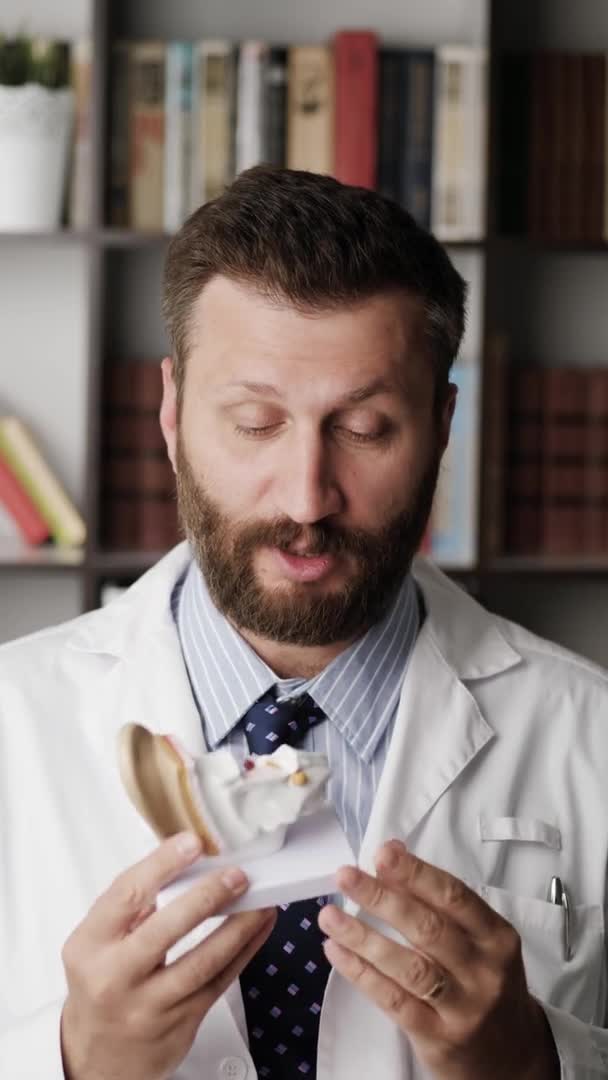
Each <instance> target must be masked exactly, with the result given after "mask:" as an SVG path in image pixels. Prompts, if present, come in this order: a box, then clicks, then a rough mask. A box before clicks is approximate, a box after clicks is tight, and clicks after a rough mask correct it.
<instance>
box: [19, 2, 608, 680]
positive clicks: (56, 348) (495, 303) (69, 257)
mask: <svg viewBox="0 0 608 1080" xmlns="http://www.w3.org/2000/svg"><path fill="white" fill-rule="evenodd" d="M8 7H9V12H12V16H13V23H14V24H15V25H16V22H17V18H18V16H19V18H20V19H21V22H23V21H24V20H25V22H26V24H27V22H28V20H29V21H30V22H31V25H32V26H34V27H35V28H36V29H37V30H38V31H39V32H41V33H49V34H54V35H56V36H62V35H63V36H66V37H76V36H81V35H82V34H84V33H85V32H86V31H87V30H90V33H91V35H92V38H93V42H94V67H93V99H92V113H93V133H94V138H93V146H92V152H93V162H94V168H93V179H92V221H91V226H90V228H88V229H83V230H73V229H62V230H58V231H56V232H54V233H49V234H44V235H35V234H22V235H19V236H15V235H14V234H10V235H8V234H4V235H3V234H0V286H1V285H2V284H3V283H4V281H5V279H6V280H9V278H10V279H11V282H12V284H11V285H10V288H11V289H12V293H10V295H9V297H8V299H7V300H6V301H4V300H3V306H4V305H5V303H6V304H8V305H9V308H10V309H11V314H10V318H9V322H10V323H11V325H10V326H9V335H8V336H9V339H10V340H11V343H12V347H13V349H14V348H15V346H16V344H19V346H20V349H21V352H22V353H23V357H24V361H23V369H22V370H20V371H19V372H18V374H17V379H16V385H14V384H13V383H11V382H10V381H9V380H8V378H7V377H5V375H4V373H0V404H2V403H3V400H4V399H5V398H6V399H7V400H10V404H11V407H12V408H14V409H15V410H17V409H22V410H23V412H24V413H25V414H26V417H28V416H29V417H30V418H31V419H32V421H34V422H35V424H36V427H37V429H38V430H42V431H44V432H46V433H48V439H47V444H46V445H45V446H43V449H46V450H48V457H49V461H50V463H51V464H53V465H56V467H57V471H58V472H59V473H60V474H61V476H62V479H63V480H64V481H65V483H66V487H67V488H68V490H69V492H70V494H71V495H72V496H73V497H74V498H75V500H76V502H77V504H78V505H79V506H80V507H81V508H82V509H83V511H84V514H85V517H86V520H87V525H88V529H89V541H88V544H87V547H86V550H85V551H84V552H83V553H81V554H79V555H78V556H77V557H74V558H72V557H70V556H68V557H63V556H62V555H60V554H58V553H57V552H55V551H54V550H52V549H40V550H39V551H38V552H36V553H33V554H32V553H29V552H23V551H21V550H19V549H18V548H16V547H15V545H14V544H13V545H11V544H9V543H7V542H4V541H2V540H0V592H1V593H2V596H3V599H6V600H7V603H3V604H2V605H0V609H3V610H2V614H0V638H7V637H11V636H14V633H16V632H22V630H23V628H25V629H28V628H32V629H33V628H35V626H36V619H38V618H39V621H40V625H44V624H45V623H51V622H54V621H57V620H58V619H59V618H62V617H69V616H70V615H75V614H77V613H78V612H79V611H81V610H87V609H89V608H91V607H93V606H96V604H97V603H98V599H99V591H100V587H101V585H102V584H103V583H104V582H105V581H108V582H128V581H132V580H134V579H135V578H136V577H137V576H138V575H139V574H140V573H141V572H143V571H144V570H145V569H147V568H148V567H149V566H150V565H152V564H153V563H154V562H155V561H156V559H157V558H158V557H159V556H160V554H161V552H137V551H107V550H104V549H103V548H102V547H101V545H100V542H99V536H100V520H99V502H100V482H99V481H100V407H101V403H100V391H101V377H102V372H103V369H104V365H105V364H106V363H107V362H108V361H109V358H110V357H119V358H121V359H122V358H127V357H129V356H142V357H143V356H145V357H158V358H159V359H160V357H162V355H164V352H165V350H166V341H165V337H164V330H163V327H162V323H161V319H160V312H159V296H160V272H161V267H162V259H163V255H164V252H165V250H166V245H167V242H168V239H169V237H168V235H167V234H165V233H163V232H162V231H152V232H137V231H135V230H132V229H121V228H117V227H112V226H110V225H108V221H107V216H106V212H105V210H106V200H107V177H108V173H107V161H108V153H107V146H108V110H107V102H108V71H109V56H110V49H111V44H112V42H113V41H114V40H115V39H118V38H123V37H126V38H130V39H138V38H161V39H164V40H174V39H180V38H183V39H186V40H188V39H194V38H200V37H222V38H229V39H232V40H234V41H242V40H245V39H247V38H256V39H263V40H264V39H265V40H269V41H271V42H281V43H290V44H298V43H307V42H320V41H325V40H327V39H329V38H330V37H331V35H332V34H333V33H334V32H335V31H336V30H337V29H341V28H346V27H348V28H356V27H365V28H374V29H376V30H377V32H378V33H379V35H380V37H381V40H382V43H383V44H387V45H396V44H397V45H412V46H434V45H439V44H442V43H464V44H487V45H488V47H489V56H490V72H489V77H490V117H489V119H490V131H489V143H488V201H487V229H486V235H485V237H484V238H483V240H481V241H479V242H476V243H454V244H450V245H448V247H449V250H450V251H451V252H452V254H453V257H454V261H455V262H456V263H457V265H459V266H460V265H462V266H463V267H465V276H469V275H468V270H469V269H470V268H472V273H473V275H474V276H475V277H476V278H477V280H478V282H479V295H478V298H477V302H478V305H479V314H478V316H477V317H476V320H475V321H476V326H475V328H474V333H476V334H477V335H478V336H479V341H480V343H484V342H485V343H487V341H488V337H489V335H490V334H491V332H492V331H493V330H494V329H496V328H497V327H501V328H503V329H504V330H505V331H506V332H507V333H508V335H509V338H510V341H511V346H512V350H513V352H514V355H516V356H517V357H518V358H519V359H523V360H525V361H526V362H528V361H529V360H530V359H531V358H534V362H540V363H547V362H549V361H551V362H557V363H566V362H576V361H578V362H580V363H581V364H585V363H588V364H589V363H598V364H599V363H603V364H608V340H606V339H608V335H606V339H603V336H602V327H603V325H604V322H605V312H604V310H603V305H604V300H603V295H604V292H605V288H604V287H603V286H602V281H603V280H604V278H605V274H606V248H607V245H606V244H604V243H603V242H593V243H580V242H574V243H563V242H562V243H555V242H542V243H541V242H539V241H538V240H535V239H531V238H529V237H525V236H504V235H501V234H500V232H499V230H498V225H497V220H496V185H497V169H498V161H499V155H498V153H497V150H498V148H497V123H496V107H495V106H496V89H497V59H498V58H499V57H500V55H501V54H502V52H504V51H505V50H507V49H540V48H550V49H577V48H578V49H581V50H597V49H601V48H603V49H604V50H608V18H607V16H606V13H605V12H604V11H603V10H602V8H601V6H600V5H597V4H596V3H594V0H582V2H581V3H580V4H577V5H576V9H575V10H574V9H573V8H572V5H570V4H568V3H567V0H532V2H530V0H528V2H524V0H511V2H510V3H508V4H507V3H505V2H503V0H452V2H451V3H450V4H445V3H444V2H442V0H427V3H425V4H424V5H420V4H417V3H415V2H414V0H407V2H406V3H405V4H404V3H399V2H398V0H375V2H374V3H373V4H372V2H371V0H335V2H334V3H333V4H332V5H322V4H317V3H314V4H312V5H302V4H299V3H297V2H296V0H287V2H284V0H256V3H255V4H250V5H243V4H242V3H241V2H240V0H203V2H200V0H179V2H178V3H175V4H171V5H169V4H166V3H164V2H163V0H126V2H121V3H119V2H118V0H62V2H58V3H57V4H56V5H53V10H52V11H48V10H47V9H46V8H45V5H44V4H43V3H42V0H28V3H26V4H25V5H24V4H23V3H20V2H19V0H8ZM24 9H25V10H24ZM10 28H11V22H10V20H9V24H8V29H10ZM51 278H52V279H53V281H54V285H53V289H52V290H51V293H52V296H51V297H50V298H49V296H48V295H47V296H46V297H45V293H46V290H47V282H48V281H49V280H50V279H51ZM9 284H10V283H9ZM61 289H63V292H62V294H61V296H59V291H60V290H61ZM39 294H40V295H42V297H43V299H42V300H39ZM4 295H6V294H4ZM24 296H26V297H27V298H28V303H30V302H31V304H32V305H33V306H34V308H36V305H41V306H42V309H43V312H44V313H46V314H47V315H48V313H49V312H50V309H51V308H52V307H54V308H55V310H56V312H57V313H58V315H57V325H56V326H55V325H54V324H53V328H52V330H51V332H50V333H49V326H48V322H47V323H46V324H45V321H44V318H43V319H42V323H41V325H39V326H38V328H36V327H35V326H29V325H28V327H27V332H24V330H23V326H24V322H25V320H27V318H28V315H27V305H26V304H25V302H24ZM15 305H17V307H19V309H20V314H19V315H17V316H16V315H15V314H14V312H13V310H12V309H13V308H14V306H15ZM59 314H60V315H61V320H60V321H61V326H60V325H59ZM45 317H46V316H45ZM30 318H31V316H30ZM66 336H67V337H68V338H69V342H67V343H66V342H65V341H64V340H63V339H64V338H66ZM21 339H23V340H21ZM49 341H50V345H48V348H50V349H51V351H52V354H53V357H54V364H55V369H54V375H53V376H49V378H48V380H47V381H45V379H42V380H40V378H39V366H40V365H39V361H38V362H36V359H35V358H36V357H38V358H39V357H40V356H43V355H44V351H45V346H46V344H47V343H48V342H49ZM481 348H482V346H481V344H480V349H481ZM483 351H484V350H483V349H482V352H483ZM490 375H491V372H490V371H489V368H488V363H487V356H485V358H484V363H483V368H482V406H483V407H482V416H481V423H482V430H481V454H480V459H481V460H480V470H479V473H480V476H479V479H480V492H479V495H480V513H479V545H478V547H479V555H478V559H477V560H476V562H475V564H474V565H472V566H471V567H470V568H467V569H466V570H461V569H458V568H455V567H454V568H450V567H449V566H447V567H446V569H447V570H448V572H452V573H453V574H454V576H455V577H456V578H458V579H460V580H462V581H463V582H464V583H465V584H466V585H467V586H468V587H469V588H470V589H471V591H472V592H474V593H475V594H476V595H477V596H479V597H480V599H481V600H482V601H483V602H485V603H487V604H488V605H489V606H491V607H493V608H494V609H495V610H498V611H502V612H503V613H504V614H506V615H508V616H509V617H513V618H516V619H519V620H521V621H523V622H525V623H527V624H528V625H530V626H531V627H532V628H534V629H539V630H540V631H541V632H544V633H547V634H548V635H549V636H551V637H554V638H556V639H558V640H563V641H564V642H565V643H566V644H568V645H570V646H571V647H573V648H580V649H581V651H587V652H588V653H589V654H590V655H593V656H594V658H596V659H599V660H600V661H603V662H605V663H608V652H607V651H605V647H604V652H603V653H602V647H601V646H598V645H596V644H595V642H594V638H593V634H592V629H591V627H592V624H593V622H594V621H595V622H596V625H597V621H596V620H597V611H598V607H601V605H602V604H605V602H606V601H608V551H607V552H606V555H605V556H603V555H597V556H585V557H583V556H581V557H577V558H572V557H569V558H559V557H555V556H552V557H548V556H515V555H512V556H509V555H504V554H501V555H496V554H494V553H492V552H490V551H489V550H488V548H487V545H486V542H485V521H486V515H487V513H488V512H489V500H488V494H489V493H488V490H487V478H486V475H485V471H484V467H483V463H484V455H485V453H486V450H487V447H488V442H489V438H490V435H491V433H490V432H489V430H488V420H487V417H488V415H489V412H490V410H489V407H488V406H489V400H488V398H489V395H491V393H492V380H491V378H490ZM9 391H10V394H9ZM49 403H52V404H51V406H50V409H49ZM49 416H50V420H49ZM590 590H591V592H590ZM42 591H44V595H45V597H49V598H51V599H50V600H48V606H47V607H45V609H44V611H43V613H42V615H41V616H40V617H39V615H38V612H39V610H40V596H41V594H42ZM531 596H534V598H535V603H534V605H531V601H530V598H531ZM585 605H587V608H585V610H583V608H584V607H585ZM6 611H8V613H9V614H8V617H6V618H5V617H4V612H6ZM17 611H19V612H20V617H19V619H15V618H14V617H13V616H14V613H15V612H17ZM11 612H12V613H13V614H11ZM11 620H12V621H11ZM14 627H17V628H18V629H15V630H14Z"/></svg>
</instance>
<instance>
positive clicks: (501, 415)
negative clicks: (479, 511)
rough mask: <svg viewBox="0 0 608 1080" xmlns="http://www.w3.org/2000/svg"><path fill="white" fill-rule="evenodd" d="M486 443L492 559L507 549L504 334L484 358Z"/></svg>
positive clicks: (486, 534) (486, 543) (486, 526)
mask: <svg viewBox="0 0 608 1080" xmlns="http://www.w3.org/2000/svg"><path fill="white" fill-rule="evenodd" d="M484 396H485V407H486V410H487V415H486V418H485V429H486V443H485V449H484V457H483V478H484V483H483V488H484V491H485V506H484V516H483V536H482V538H481V539H482V544H483V550H484V554H485V555H486V556H488V557H490V558H493V557H495V556H497V555H502V554H503V552H504V550H505V494H506V491H505V489H506V438H507V434H506V433H507V409H508V356H507V339H506V336H505V335H504V334H498V333H494V334H492V335H491V336H490V337H489V339H488V345H487V351H486V356H485V358H484Z"/></svg>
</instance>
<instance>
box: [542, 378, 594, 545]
mask: <svg viewBox="0 0 608 1080" xmlns="http://www.w3.org/2000/svg"><path fill="white" fill-rule="evenodd" d="M542 380H543V387H542V466H541V548H542V550H543V552H545V553H547V554H552V555H578V554H581V553H582V552H583V551H584V549H585V536H584V524H585V501H586V500H585V458H586V438H587V436H586V413H587V378H586V373H585V371H583V370H581V369H576V368H546V369H545V370H544V371H543V376H542Z"/></svg>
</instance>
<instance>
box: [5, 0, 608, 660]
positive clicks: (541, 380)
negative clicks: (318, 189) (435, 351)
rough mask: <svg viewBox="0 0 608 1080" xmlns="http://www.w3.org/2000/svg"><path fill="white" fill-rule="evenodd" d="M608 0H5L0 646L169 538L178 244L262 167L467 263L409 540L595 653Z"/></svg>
mask: <svg viewBox="0 0 608 1080" xmlns="http://www.w3.org/2000/svg"><path fill="white" fill-rule="evenodd" d="M607 58H608V4H606V3H604V2H603V0H579V2H578V3H577V4H576V5H573V4H572V3H570V2H568V0H526V2H524V0H426V2H425V3H424V4H419V3H417V2H416V0H374V2H373V3H372V0H333V2H332V4H322V3H319V2H318V0H309V2H308V3H307V4H302V3H296V0H253V2H251V3H248V4H243V3H242V0H173V2H172V3H171V4H167V3H165V2H164V0H121V2H120V3H118V0H86V2H85V0H55V2H54V3H53V4H52V5H49V4H48V3H46V0H3V2H2V6H1V10H0V325H1V327H2V350H1V354H0V640H9V639H11V638H14V637H17V636H19V635H21V634H24V633H29V632H31V631H34V630H37V629H39V628H41V627H44V626H47V625H49V624H51V623H55V622H57V621H60V620H63V619H67V618H71V617H72V616H74V615H77V614H78V613H80V612H82V611H86V610H88V609H90V608H92V607H95V606H97V605H98V604H100V603H105V602H108V601H109V600H111V598H112V597H113V596H114V595H115V594H116V593H117V591H118V590H120V589H122V588H124V587H125V586H127V585H128V584H129V583H130V582H132V581H134V580H135V579H136V578H137V577H138V576H139V575H140V574H141V573H142V572H144V571H145V569H146V568H147V567H148V566H150V565H151V564H152V563H153V562H155V561H156V559H158V557H159V556H160V555H161V554H162V553H163V552H164V551H166V550H167V549H168V548H169V547H170V546H171V545H172V544H173V543H175V542H176V541H177V539H178V532H177V522H176V515H175V501H174V492H173V484H172V474H171V470H170V467H169V466H168V463H167V462H166V460H165V455H164V451H163V446H162V441H161V436H160V429H159V427H158V422H157V416H156V414H157V409H158V403H159V400H160V389H161V382H160V372H159V363H160V360H161V359H162V357H163V355H165V353H166V351H167V348H168V346H167V342H166V339H165V333H164V329H163V326H162V322H161V317H160V280H161V272H162V265H163V259H164V255H165V252H166V248H167V243H168V240H169V238H170V236H171V234H172V232H174V231H175V230H176V229H177V228H179V225H180V223H181V222H182V221H183V220H184V218H185V217H186V216H187V215H188V214H189V213H190V212H191V211H192V210H193V209H194V208H195V207H196V206H198V205H200V204H201V203H202V202H204V201H205V200H207V199H209V198H213V197H214V196H215V195H216V194H217V193H219V192H220V191H221V190H222V188H223V186H224V185H225V184H226V183H227V182H229V181H230V180H231V179H232V177H234V175H236V173H238V172H239V171H240V170H241V169H243V168H247V167H248V166H250V165H253V164H255V163H256V162H258V161H275V162H277V163H279V164H285V165H289V166H291V167H295V168H304V169H312V170H315V171H319V172H325V173H331V174H332V175H335V176H337V177H338V178H339V179H341V180H343V181H345V182H347V183H355V184H361V185H363V186H367V187H376V188H378V189H379V190H381V191H383V192H384V193H385V194H386V195H388V196H390V197H392V198H395V199H397V200H398V201H399V202H400V203H401V204H402V205H404V206H406V207H407V208H408V209H409V210H410V211H411V213H413V214H414V216H415V217H416V218H417V220H418V221H419V222H420V223H421V224H423V225H425V226H426V227H428V228H430V229H431V230H432V231H433V232H434V233H435V235H436V236H437V237H438V238H439V239H441V240H442V241H443V242H444V243H445V244H446V246H447V248H448V251H449V253H450V256H451V258H452V260H453V262H454V263H455V265H456V266H457V267H458V269H459V270H460V272H461V273H462V274H463V275H464V277H465V278H466V280H467V281H468V282H469V288H470V301H469V316H468V323H467V332H466V337H465V341H464V343H463V347H462V349H461V354H460V356H459V358H458V360H457V363H456V365H455V368H454V380H455V381H456V382H457V383H458V385H459V404H458V409H457V415H456V419H455V424H454V433H453V438H452V443H451V446H450V448H449V451H448V454H447V455H446V460H445V463H444V466H443V470H442V476H441V480H440V487H439V491H438V495H437V499H436V504H435V508H434V513H433V520H432V527H431V529H430V530H429V535H428V537H427V541H426V547H427V549H428V551H429V553H430V554H431V556H432V557H433V558H434V559H436V561H437V562H438V563H439V564H440V565H441V566H442V567H444V568H445V569H446V570H447V572H448V573H450V574H451V575H452V576H453V577H454V578H455V579H456V580H458V581H459V582H461V583H462V584H463V585H464V586H465V587H466V588H467V589H469V590H470V591H471V592H472V593H473V594H474V595H475V596H477V597H478V598H479V599H480V600H481V601H482V602H483V603H484V604H486V605H487V606H489V607H490V608H492V609H493V610H496V611H498V612H500V613H502V614H505V615H507V616H508V617H510V618H514V619H516V620H518V621H520V622H522V623H523V624H524V625H526V626H528V627H530V628H531V629H533V630H535V631H537V632H539V633H541V634H544V635H546V636H548V637H551V638H553V639H554V640H557V641H559V642H561V643H563V644H565V645H567V646H568V647H570V648H573V649H575V650H576V651H578V652H580V653H583V654H584V655H586V656H589V657H591V658H592V659H594V660H597V661H599V662H600V663H603V664H607V665H608V633H607V629H608V617H607V611H608V311H607V299H608V257H607V256H608V137H607V130H608V80H607V77H606V64H607Z"/></svg>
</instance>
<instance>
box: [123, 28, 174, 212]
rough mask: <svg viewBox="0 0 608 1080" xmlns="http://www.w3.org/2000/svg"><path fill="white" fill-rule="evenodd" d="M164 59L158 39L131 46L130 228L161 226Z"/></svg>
mask: <svg viewBox="0 0 608 1080" xmlns="http://www.w3.org/2000/svg"><path fill="white" fill-rule="evenodd" d="M165 58H166V46H165V44H164V43H163V42H162V41H136V42H134V43H133V44H132V45H131V48H130V67H131V72H130V76H129V87H130V108H129V131H130V134H129V146H130V169H129V204H130V209H129V222H130V225H131V226H132V227H133V228H134V229H154V230H156V229H159V230H160V229H162V227H163V209H164V207H163V204H164V158H165Z"/></svg>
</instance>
